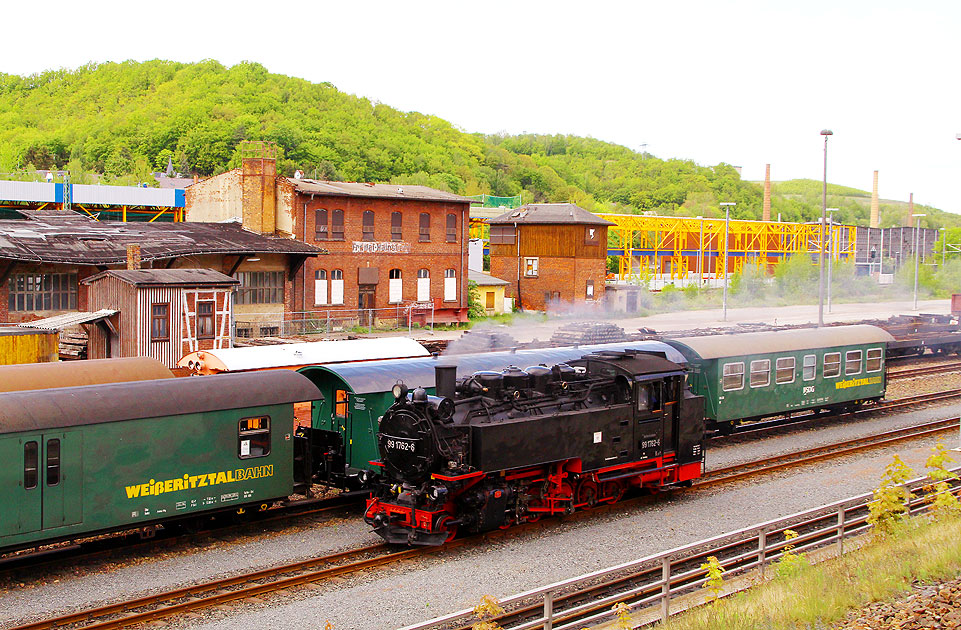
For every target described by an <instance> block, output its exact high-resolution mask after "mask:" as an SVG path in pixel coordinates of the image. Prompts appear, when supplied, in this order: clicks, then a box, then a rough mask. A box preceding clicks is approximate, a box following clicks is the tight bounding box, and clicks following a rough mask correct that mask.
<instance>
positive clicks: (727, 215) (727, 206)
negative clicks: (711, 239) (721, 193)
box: [721, 201, 737, 321]
mask: <svg viewBox="0 0 961 630" xmlns="http://www.w3.org/2000/svg"><path fill="white" fill-rule="evenodd" d="M736 205H737V203H735V202H733V201H722V202H721V206H722V207H723V208H724V300H723V305H724V321H727V246H728V225H730V222H731V206H736Z"/></svg>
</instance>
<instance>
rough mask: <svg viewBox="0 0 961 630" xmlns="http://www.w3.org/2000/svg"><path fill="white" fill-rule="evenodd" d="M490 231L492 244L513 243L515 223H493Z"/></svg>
mask: <svg viewBox="0 0 961 630" xmlns="http://www.w3.org/2000/svg"><path fill="white" fill-rule="evenodd" d="M490 230H491V233H490V244H491V245H513V244H514V226H513V225H492V226H491V228H490Z"/></svg>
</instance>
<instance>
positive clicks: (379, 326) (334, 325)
mask: <svg viewBox="0 0 961 630" xmlns="http://www.w3.org/2000/svg"><path fill="white" fill-rule="evenodd" d="M412 315H413V316H414V319H420V320H423V321H424V322H425V326H426V327H429V328H433V315H434V306H433V304H430V303H409V304H398V305H397V306H392V307H388V308H364V309H359V308H355V309H324V310H315V311H300V312H291V313H284V314H280V313H243V314H240V315H239V319H237V320H236V321H235V322H234V325H233V327H234V330H233V333H234V337H235V338H241V339H246V338H257V337H289V336H309V335H326V334H330V333H335V332H372V331H375V330H396V329H398V328H406V329H407V330H411V329H413V328H420V327H421V324H418V323H411V319H412V317H411V316H412Z"/></svg>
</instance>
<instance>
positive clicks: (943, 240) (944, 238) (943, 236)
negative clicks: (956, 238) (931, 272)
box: [938, 228, 948, 269]
mask: <svg viewBox="0 0 961 630" xmlns="http://www.w3.org/2000/svg"><path fill="white" fill-rule="evenodd" d="M938 231H939V232H941V268H942V269H944V253H945V252H946V251H948V233H947V231H945V228H939V229H938Z"/></svg>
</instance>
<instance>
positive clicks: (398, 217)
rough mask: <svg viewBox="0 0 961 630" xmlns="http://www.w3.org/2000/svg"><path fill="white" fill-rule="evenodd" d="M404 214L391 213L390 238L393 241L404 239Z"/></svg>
mask: <svg viewBox="0 0 961 630" xmlns="http://www.w3.org/2000/svg"><path fill="white" fill-rule="evenodd" d="M403 219H404V215H402V214H401V213H399V212H391V213H390V240H392V241H402V240H404V224H403Z"/></svg>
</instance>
